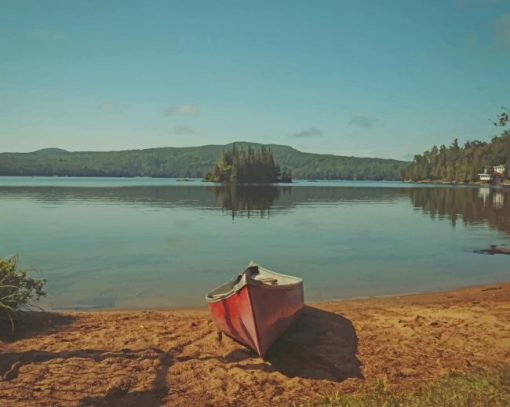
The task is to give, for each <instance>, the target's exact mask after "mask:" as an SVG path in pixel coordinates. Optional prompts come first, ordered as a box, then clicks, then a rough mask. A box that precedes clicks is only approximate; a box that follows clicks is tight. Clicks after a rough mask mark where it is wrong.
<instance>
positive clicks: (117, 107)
mask: <svg viewBox="0 0 510 407" xmlns="http://www.w3.org/2000/svg"><path fill="white" fill-rule="evenodd" d="M97 107H98V109H101V110H104V111H105V112H111V113H117V112H122V111H124V110H126V109H127V108H128V107H129V106H128V105H127V104H125V103H114V102H110V101H106V102H102V103H100V104H99V105H98V106H97Z"/></svg>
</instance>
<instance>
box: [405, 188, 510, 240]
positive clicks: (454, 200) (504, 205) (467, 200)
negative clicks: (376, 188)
mask: <svg viewBox="0 0 510 407" xmlns="http://www.w3.org/2000/svg"><path fill="white" fill-rule="evenodd" d="M407 193H408V194H409V197H410V198H411V202H412V204H413V206H414V207H415V208H417V209H421V210H422V211H423V212H424V213H426V214H429V215H430V216H431V217H432V218H446V219H448V220H449V221H450V222H451V224H452V226H453V227H455V225H456V224H457V222H458V220H459V218H460V219H461V220H462V221H463V222H464V224H467V225H476V224H487V225H489V226H490V227H491V228H494V229H497V230H499V231H501V232H504V233H507V234H510V199H509V198H510V197H509V192H508V191H506V190H499V189H492V188H479V189H476V188H412V189H408V190H407Z"/></svg>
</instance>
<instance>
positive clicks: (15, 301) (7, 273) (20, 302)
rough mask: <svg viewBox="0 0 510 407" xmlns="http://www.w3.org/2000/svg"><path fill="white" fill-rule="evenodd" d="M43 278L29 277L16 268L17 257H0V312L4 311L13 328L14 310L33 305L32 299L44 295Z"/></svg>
mask: <svg viewBox="0 0 510 407" xmlns="http://www.w3.org/2000/svg"><path fill="white" fill-rule="evenodd" d="M45 283H46V281H45V280H36V279H33V278H30V277H29V276H28V275H27V272H26V271H22V270H18V257H17V256H13V257H10V258H8V259H2V258H0V312H2V313H6V314H7V316H8V317H9V320H10V321H11V325H12V328H13V329H14V312H15V311H17V310H20V309H26V308H30V307H32V306H33V303H32V300H38V299H39V298H41V297H43V296H45V295H46V292H45V291H44V290H43V288H44V284H45Z"/></svg>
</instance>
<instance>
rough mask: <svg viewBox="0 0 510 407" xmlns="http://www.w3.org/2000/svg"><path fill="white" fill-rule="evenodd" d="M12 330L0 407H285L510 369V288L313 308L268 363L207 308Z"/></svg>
mask: <svg viewBox="0 0 510 407" xmlns="http://www.w3.org/2000/svg"><path fill="white" fill-rule="evenodd" d="M9 332H10V327H9V324H8V322H7V321H3V320H0V378H1V379H0V404H1V405H6V406H7V405H8V406H57V405H58V406H96V405H107V406H149V407H150V406H161V405H164V406H166V405H168V406H174V405H175V406H194V407H197V406H219V405H221V406H239V405H248V406H257V407H260V406H266V405H285V404H287V403H288V402H290V401H294V400H302V399H303V398H306V397H314V396H316V395H317V394H318V393H322V392H328V391H344V392H355V391H356V389H357V387H358V386H359V385H360V384H362V383H363V382H365V381H370V380H373V379H375V378H381V377H386V378H387V380H388V381H389V382H391V383H395V384H399V385H401V386H412V385H413V383H415V382H416V381H418V380H430V379H434V378H436V377H438V376H440V375H442V374H444V373H447V372H449V371H451V370H458V371H465V370H468V369H471V368H474V367H490V366H493V365H496V364H500V363H510V283H504V284H495V285H488V286H481V287H473V288H467V289H461V290H456V291H450V292H442V293H427V294H417V295H410V296H402V297H387V298H372V299H363V300H349V301H331V302H322V303H318V304H309V305H308V306H307V307H306V308H305V310H304V312H303V315H302V316H301V317H300V319H299V320H298V321H297V322H296V323H295V324H294V325H293V326H292V327H291V328H290V330H289V331H288V332H287V333H286V334H285V335H284V336H283V337H282V338H281V339H280V340H279V341H278V342H276V343H275V345H274V346H273V347H272V348H271V350H270V352H269V354H268V356H267V360H262V359H260V358H259V357H257V356H256V355H255V354H254V353H253V352H251V351H249V350H248V349H246V348H244V347H243V346H241V345H239V344H237V343H236V342H234V341H233V340H231V339H230V338H228V337H225V336H224V337H223V339H222V340H221V341H219V340H218V338H217V334H216V330H215V328H214V326H213V325H212V323H211V322H210V320H209V315H208V312H207V310H206V309H205V308H204V309H195V310H169V311H122V312H118V311H115V312H113V311H104V312H76V313H74V312H73V313H28V314H24V315H22V316H21V317H20V321H19V325H18V328H17V331H16V335H15V337H14V338H12V337H11V336H10V334H9Z"/></svg>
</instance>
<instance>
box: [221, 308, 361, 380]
mask: <svg viewBox="0 0 510 407" xmlns="http://www.w3.org/2000/svg"><path fill="white" fill-rule="evenodd" d="M357 347H358V339H357V337H356V331H355V329H354V326H353V325H352V323H351V321H349V320H348V319H346V318H344V317H342V316H340V315H338V314H335V313H333V312H328V311H323V310H321V309H318V308H315V307H310V306H305V308H304V310H303V312H302V313H301V315H300V317H299V318H298V319H297V320H296V322H295V323H294V324H293V325H292V326H291V327H290V328H289V330H288V331H287V332H285V334H284V335H283V336H282V337H281V338H279V339H278V340H277V341H276V342H275V343H274V344H273V345H272V346H271V348H270V349H269V352H268V353H267V355H266V358H265V359H266V362H269V363H270V367H268V366H267V364H265V363H253V364H244V365H241V364H240V365H239V367H241V368H244V369H256V370H275V371H278V372H280V373H282V374H284V375H285V376H287V377H302V378H307V379H318V380H330V381H335V382H340V381H343V380H345V379H348V378H362V377H363V376H362V374H361V370H360V366H361V363H360V361H359V360H358V358H357V357H356V352H357ZM251 357H253V353H250V352H249V351H244V350H240V349H238V350H236V351H234V352H232V353H231V354H230V355H227V356H226V357H225V360H226V361H228V362H239V361H241V360H243V359H248V358H251Z"/></svg>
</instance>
